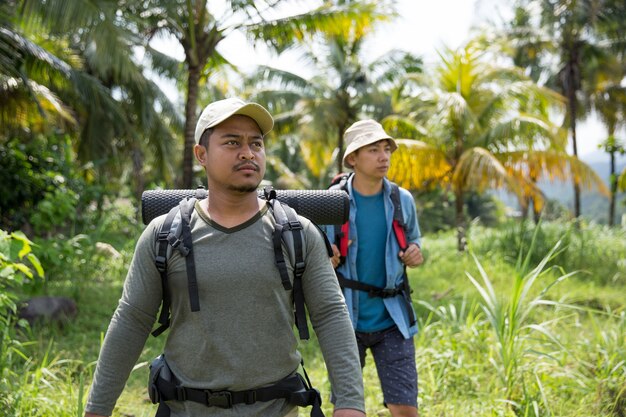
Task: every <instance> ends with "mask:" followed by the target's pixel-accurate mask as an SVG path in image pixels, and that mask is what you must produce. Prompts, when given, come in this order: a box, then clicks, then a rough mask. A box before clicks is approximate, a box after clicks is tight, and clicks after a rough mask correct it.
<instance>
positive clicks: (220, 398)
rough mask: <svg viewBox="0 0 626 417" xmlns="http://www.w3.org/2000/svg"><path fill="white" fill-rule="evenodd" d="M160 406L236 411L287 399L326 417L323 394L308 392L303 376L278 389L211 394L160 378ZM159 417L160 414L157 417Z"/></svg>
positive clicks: (315, 416)
mask: <svg viewBox="0 0 626 417" xmlns="http://www.w3.org/2000/svg"><path fill="white" fill-rule="evenodd" d="M155 385H156V387H155V388H156V391H157V392H158V402H160V403H161V404H163V401H169V400H176V401H193V402H197V403H200V404H204V405H206V406H207V407H219V408H232V406H233V405H235V404H248V405H249V404H254V403H255V402H257V401H271V400H276V399H281V398H284V399H286V400H287V402H288V403H289V404H293V405H297V406H300V407H307V406H310V405H312V406H313V409H312V410H311V417H323V416H324V414H323V413H322V409H321V404H322V399H321V396H320V393H319V391H317V390H316V389H314V388H307V387H306V384H305V382H304V381H303V379H302V377H301V376H300V375H299V374H296V375H293V376H290V377H287V378H285V379H283V380H281V381H279V382H277V383H276V384H274V385H270V386H267V387H263V388H257V389H252V390H246V391H227V390H209V389H199V388H189V387H183V386H181V385H178V384H177V383H176V382H174V381H167V380H165V379H163V378H158V379H157V381H156V384H155ZM157 415H158V414H157Z"/></svg>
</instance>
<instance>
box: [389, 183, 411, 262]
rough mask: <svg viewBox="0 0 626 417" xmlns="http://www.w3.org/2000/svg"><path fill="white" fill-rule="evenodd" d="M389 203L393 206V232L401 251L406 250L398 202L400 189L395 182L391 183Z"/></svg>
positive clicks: (403, 226) (401, 215) (399, 203)
mask: <svg viewBox="0 0 626 417" xmlns="http://www.w3.org/2000/svg"><path fill="white" fill-rule="evenodd" d="M391 202H392V204H393V224H392V225H393V232H394V234H395V235H396V239H397V240H398V244H399V245H400V249H401V250H406V248H407V246H408V245H407V242H406V225H405V224H404V215H403V214H402V204H401V201H400V187H398V184H396V183H395V182H391Z"/></svg>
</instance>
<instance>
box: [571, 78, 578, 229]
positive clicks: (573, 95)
mask: <svg viewBox="0 0 626 417" xmlns="http://www.w3.org/2000/svg"><path fill="white" fill-rule="evenodd" d="M568 96H569V108H570V129H571V133H572V149H573V152H574V157H575V158H578V144H577V139H576V107H577V106H576V91H575V90H574V89H573V88H572V89H570V91H568ZM579 217H580V186H579V185H578V183H577V182H576V181H574V218H576V219H577V218H579Z"/></svg>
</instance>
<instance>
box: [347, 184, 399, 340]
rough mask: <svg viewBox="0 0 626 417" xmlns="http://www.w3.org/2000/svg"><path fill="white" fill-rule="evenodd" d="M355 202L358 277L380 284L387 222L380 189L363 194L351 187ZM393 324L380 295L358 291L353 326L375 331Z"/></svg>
mask: <svg viewBox="0 0 626 417" xmlns="http://www.w3.org/2000/svg"><path fill="white" fill-rule="evenodd" d="M353 193H354V200H355V203H356V206H357V210H356V227H357V230H358V250H357V257H356V270H357V276H358V280H359V281H360V282H363V283H365V284H369V285H374V286H376V287H380V288H384V287H385V282H386V278H385V275H386V269H385V246H386V243H387V225H386V221H385V203H384V200H383V193H382V191H381V192H380V193H378V194H375V195H371V196H364V195H361V194H359V193H358V192H357V191H356V190H354V189H353ZM393 325H394V322H393V320H392V319H391V316H390V315H389V313H388V312H387V309H386V308H385V303H384V302H383V299H382V298H380V297H371V296H370V295H369V294H367V293H366V292H364V291H359V318H358V320H357V326H356V330H357V331H359V332H368V333H370V332H376V331H379V330H384V329H387V328H389V327H391V326H393Z"/></svg>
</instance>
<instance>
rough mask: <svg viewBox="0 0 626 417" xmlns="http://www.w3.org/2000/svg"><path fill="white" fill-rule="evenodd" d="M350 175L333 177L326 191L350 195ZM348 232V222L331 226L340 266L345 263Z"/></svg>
mask: <svg viewBox="0 0 626 417" xmlns="http://www.w3.org/2000/svg"><path fill="white" fill-rule="evenodd" d="M352 175H354V172H350V173H339V174H337V175H335V177H334V178H333V179H332V181H331V183H330V187H328V189H329V190H343V191H345V192H346V193H347V194H350V192H349V191H348V180H349V179H350V177H351V176H352ZM349 231H350V223H349V222H348V221H346V222H345V223H344V224H335V225H333V235H334V236H333V237H334V239H335V244H336V245H337V248H338V249H339V253H340V261H339V263H340V264H342V263H343V262H344V261H345V259H346V256H348V240H349V237H348V234H349ZM331 256H332V252H331Z"/></svg>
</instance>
